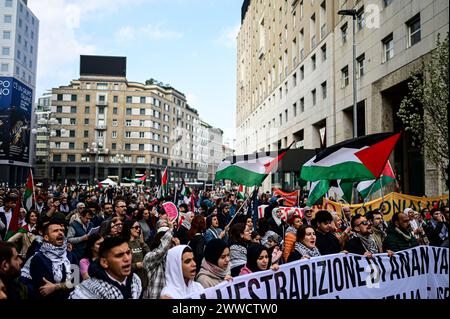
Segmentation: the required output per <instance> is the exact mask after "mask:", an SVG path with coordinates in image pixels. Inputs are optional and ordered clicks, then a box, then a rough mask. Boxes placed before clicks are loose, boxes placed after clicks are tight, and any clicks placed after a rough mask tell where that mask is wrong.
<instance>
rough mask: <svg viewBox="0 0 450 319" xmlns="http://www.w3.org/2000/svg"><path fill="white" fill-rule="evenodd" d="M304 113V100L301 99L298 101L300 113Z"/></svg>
mask: <svg viewBox="0 0 450 319" xmlns="http://www.w3.org/2000/svg"><path fill="white" fill-rule="evenodd" d="M304 111H305V98H304V97H302V98H301V99H300V113H303V112H304Z"/></svg>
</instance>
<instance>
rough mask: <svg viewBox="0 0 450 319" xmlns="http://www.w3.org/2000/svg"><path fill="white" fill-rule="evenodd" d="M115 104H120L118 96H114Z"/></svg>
mask: <svg viewBox="0 0 450 319" xmlns="http://www.w3.org/2000/svg"><path fill="white" fill-rule="evenodd" d="M113 102H114V103H118V102H119V97H118V96H117V95H114V96H113Z"/></svg>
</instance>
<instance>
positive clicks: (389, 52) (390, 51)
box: [383, 33, 394, 62]
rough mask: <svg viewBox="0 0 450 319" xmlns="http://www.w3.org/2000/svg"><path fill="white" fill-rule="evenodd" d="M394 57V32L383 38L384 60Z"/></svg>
mask: <svg viewBox="0 0 450 319" xmlns="http://www.w3.org/2000/svg"><path fill="white" fill-rule="evenodd" d="M393 57H394V38H393V35H392V33H391V34H390V35H388V36H387V37H386V38H384V39H383V62H387V61H389V60H391V59H392V58H393Z"/></svg>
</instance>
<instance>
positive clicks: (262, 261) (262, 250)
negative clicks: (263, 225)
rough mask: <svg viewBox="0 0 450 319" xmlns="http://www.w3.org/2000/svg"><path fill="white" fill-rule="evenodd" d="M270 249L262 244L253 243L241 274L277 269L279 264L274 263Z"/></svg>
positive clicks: (248, 250)
mask: <svg viewBox="0 0 450 319" xmlns="http://www.w3.org/2000/svg"><path fill="white" fill-rule="evenodd" d="M271 260H272V257H271V255H270V253H269V249H268V248H267V247H265V246H263V245H261V244H252V245H250V246H249V247H248V249H247V264H245V266H244V267H243V268H242V269H241V272H240V273H239V275H246V274H251V273H253V272H257V271H264V270H267V269H269V268H270V269H272V270H274V271H277V270H278V269H279V266H278V265H277V264H275V265H272V262H271Z"/></svg>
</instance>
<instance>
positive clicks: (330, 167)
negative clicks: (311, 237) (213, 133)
mask: <svg viewBox="0 0 450 319" xmlns="http://www.w3.org/2000/svg"><path fill="white" fill-rule="evenodd" d="M399 138H400V133H378V134H371V135H366V136H361V137H357V138H354V139H350V140H347V141H344V142H341V143H338V144H336V145H333V146H331V147H328V148H325V149H321V150H319V151H318V152H317V154H316V156H314V157H313V158H311V159H310V160H309V161H308V162H306V163H305V164H304V165H303V166H302V167H301V168H300V169H301V174H300V178H301V179H302V180H304V181H307V182H309V186H310V187H309V188H310V195H309V197H308V205H312V204H314V203H315V202H316V201H317V200H319V199H320V198H322V197H323V196H324V195H325V194H327V193H328V192H329V191H330V190H332V191H333V192H334V193H335V194H337V195H338V196H340V197H341V198H342V199H344V201H346V202H349V203H350V202H351V194H352V190H353V187H354V186H355V184H356V188H357V190H358V191H359V193H360V194H361V196H362V197H363V198H366V197H367V196H369V195H370V194H371V193H373V192H375V191H377V190H379V189H381V188H382V187H383V186H385V185H386V184H388V183H390V182H393V181H395V175H394V172H393V170H392V167H391V165H390V163H389V161H388V159H389V156H390V154H391V153H392V150H393V149H394V147H395V145H396V143H397V141H398V139H399ZM291 146H292V144H291ZM291 146H289V147H288V148H286V149H283V150H280V151H278V153H274V152H271V153H267V154H265V155H262V156H261V155H259V156H258V154H254V155H243V156H240V157H237V156H233V157H232V158H228V159H225V160H223V161H222V163H220V165H219V167H218V170H217V173H216V180H222V179H227V180H231V181H233V182H235V183H237V184H240V185H245V186H249V187H251V186H261V185H262V183H263V181H264V179H265V178H266V177H267V176H268V175H269V174H270V173H271V172H272V171H273V169H274V168H275V166H276V165H277V164H278V162H279V161H280V160H281V159H282V158H283V157H284V155H286V153H287V152H288V151H289V149H290V147H291Z"/></svg>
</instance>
